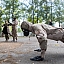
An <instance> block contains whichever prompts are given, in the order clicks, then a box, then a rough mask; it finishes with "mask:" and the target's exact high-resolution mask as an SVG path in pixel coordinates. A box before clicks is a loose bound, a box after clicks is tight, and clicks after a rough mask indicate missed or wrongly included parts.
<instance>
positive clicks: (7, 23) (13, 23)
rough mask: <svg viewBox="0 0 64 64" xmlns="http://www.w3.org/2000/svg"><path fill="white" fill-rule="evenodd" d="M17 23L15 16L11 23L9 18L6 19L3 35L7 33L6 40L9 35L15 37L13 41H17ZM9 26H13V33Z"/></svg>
mask: <svg viewBox="0 0 64 64" xmlns="http://www.w3.org/2000/svg"><path fill="white" fill-rule="evenodd" d="M17 24H18V21H17V19H16V18H13V22H12V23H10V22H8V21H7V20H6V21H5V24H3V25H2V27H3V30H2V36H3V35H5V39H6V41H8V40H9V35H10V36H12V37H13V41H17ZM9 26H12V33H11V32H10V30H9Z"/></svg>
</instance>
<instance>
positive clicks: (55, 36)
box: [21, 21, 64, 58]
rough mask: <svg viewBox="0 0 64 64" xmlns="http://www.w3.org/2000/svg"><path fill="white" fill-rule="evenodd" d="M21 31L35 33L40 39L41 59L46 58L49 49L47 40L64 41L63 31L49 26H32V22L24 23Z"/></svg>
mask: <svg viewBox="0 0 64 64" xmlns="http://www.w3.org/2000/svg"><path fill="white" fill-rule="evenodd" d="M21 29H27V30H29V31H30V32H32V33H34V34H35V35H36V37H37V39H38V42H39V45H40V48H41V57H42V58H44V56H45V51H46V49H47V38H48V39H52V40H56V41H58V40H61V41H62V40H64V39H63V33H64V31H63V29H60V28H55V27H52V26H50V25H47V24H42V23H41V24H32V23H30V22H26V21H24V22H22V24H21Z"/></svg>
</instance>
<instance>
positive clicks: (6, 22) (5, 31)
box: [2, 20, 11, 41]
mask: <svg viewBox="0 0 64 64" xmlns="http://www.w3.org/2000/svg"><path fill="white" fill-rule="evenodd" d="M9 26H10V23H8V21H7V20H6V21H5V24H3V26H2V27H3V30H2V36H3V34H5V39H6V41H8V39H9V35H11V34H10V31H9ZM8 34H9V35H8Z"/></svg>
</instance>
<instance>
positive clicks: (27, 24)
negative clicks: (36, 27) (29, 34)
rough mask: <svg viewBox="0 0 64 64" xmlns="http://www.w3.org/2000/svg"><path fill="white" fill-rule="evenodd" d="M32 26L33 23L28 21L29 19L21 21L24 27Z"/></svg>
mask: <svg viewBox="0 0 64 64" xmlns="http://www.w3.org/2000/svg"><path fill="white" fill-rule="evenodd" d="M31 26H32V23H30V22H27V21H23V22H22V23H21V28H23V29H28V30H29V27H31Z"/></svg>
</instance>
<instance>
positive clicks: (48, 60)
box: [0, 37, 64, 64]
mask: <svg viewBox="0 0 64 64" xmlns="http://www.w3.org/2000/svg"><path fill="white" fill-rule="evenodd" d="M38 48H39V43H38V41H37V39H36V37H31V38H30V40H29V37H18V41H17V42H12V37H10V39H9V41H8V42H5V38H4V37H0V64H64V43H62V42H60V41H59V42H58V43H57V42H56V41H53V40H48V48H47V51H46V54H45V60H44V61H31V60H30V58H31V57H34V56H37V55H40V52H35V51H34V50H35V49H38Z"/></svg>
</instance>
